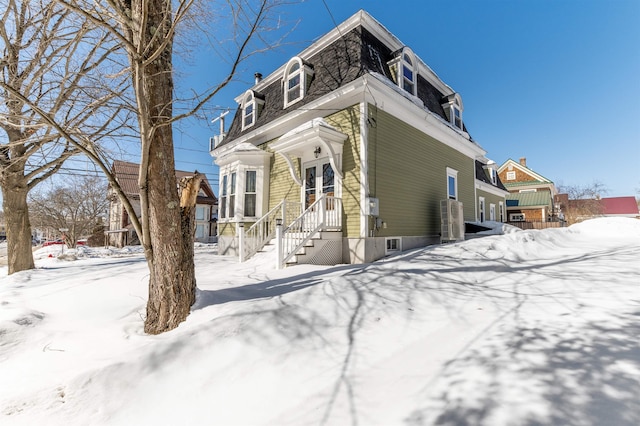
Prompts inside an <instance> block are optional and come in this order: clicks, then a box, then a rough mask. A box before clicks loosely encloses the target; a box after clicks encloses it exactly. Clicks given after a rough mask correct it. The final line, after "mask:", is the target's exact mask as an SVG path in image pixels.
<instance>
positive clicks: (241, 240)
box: [238, 222, 244, 263]
mask: <svg viewBox="0 0 640 426" xmlns="http://www.w3.org/2000/svg"><path fill="white" fill-rule="evenodd" d="M238 251H239V253H238V256H239V258H240V263H242V262H244V222H239V223H238Z"/></svg>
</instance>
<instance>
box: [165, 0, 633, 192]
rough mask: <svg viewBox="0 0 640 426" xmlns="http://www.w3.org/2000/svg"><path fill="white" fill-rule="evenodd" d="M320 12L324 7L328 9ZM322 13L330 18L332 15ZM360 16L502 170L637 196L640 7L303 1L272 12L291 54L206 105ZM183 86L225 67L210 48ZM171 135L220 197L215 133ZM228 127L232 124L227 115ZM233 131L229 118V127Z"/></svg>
mask: <svg viewBox="0 0 640 426" xmlns="http://www.w3.org/2000/svg"><path fill="white" fill-rule="evenodd" d="M325 3H326V6H325ZM327 7H328V9H329V10H330V12H331V14H330V13H329V11H328V10H327ZM359 9H365V10H367V11H368V12H369V13H370V14H371V15H373V16H374V17H375V18H376V19H377V20H378V21H380V22H381V23H382V24H383V25H384V26H386V27H387V28H388V29H389V30H390V31H391V32H392V33H393V34H395V35H396V36H397V37H398V38H399V39H400V40H401V41H402V42H403V43H405V44H406V45H407V46H409V47H411V48H412V49H413V51H414V52H415V53H416V54H417V55H418V56H420V57H421V58H422V60H423V61H424V62H425V63H427V65H429V66H430V67H431V68H432V69H433V70H434V71H435V72H436V73H437V74H438V75H439V77H440V78H441V79H442V80H443V81H444V82H445V83H447V84H448V85H449V86H451V87H452V88H453V89H454V90H456V91H457V92H459V93H460V94H461V96H462V99H463V102H464V106H465V110H464V120H465V123H466V125H467V127H468V129H469V132H470V134H471V136H472V137H473V138H474V139H475V140H476V141H478V142H479V143H480V145H481V146H482V147H483V148H484V149H486V150H487V152H488V154H487V155H488V157H489V158H491V159H493V160H494V161H496V162H497V163H498V164H501V163H503V162H504V161H506V160H507V159H509V158H512V159H514V160H516V161H517V160H518V159H519V158H520V157H526V158H527V164H528V166H529V167H530V168H531V169H533V170H534V171H536V172H538V173H539V174H541V175H543V176H545V177H547V178H549V179H551V180H552V181H554V182H555V183H556V185H590V184H592V183H594V182H596V181H598V182H601V183H603V184H604V185H605V186H606V187H607V188H608V190H609V192H608V193H607V194H606V195H607V196H624V195H635V196H638V197H640V193H639V192H640V1H638V0H457V1H451V2H449V1H420V2H418V1H394V2H389V1H379V0H369V1H356V0H340V1H338V0H325V2H323V1H322V0H309V1H303V2H300V3H291V4H289V5H287V6H285V7H283V8H281V9H280V15H278V20H280V22H283V23H293V22H298V24H297V26H296V28H295V30H294V31H293V32H292V33H291V34H290V35H289V37H288V38H287V40H286V41H287V44H286V45H284V46H281V47H279V48H277V49H275V50H272V51H269V52H266V53H264V54H260V55H257V56H253V57H252V58H251V59H250V60H249V61H247V62H246V63H244V64H243V66H242V67H241V69H240V72H239V73H238V74H237V76H236V80H235V81H234V82H233V83H232V84H230V85H229V86H228V87H227V89H225V90H224V91H223V92H222V93H221V94H220V95H219V96H218V97H217V98H215V99H214V101H213V105H218V106H222V107H231V108H232V109H235V108H236V107H237V105H236V104H235V102H234V101H233V98H234V97H235V96H237V95H239V94H240V93H242V92H244V91H245V90H246V89H248V88H249V87H250V86H251V85H252V82H253V74H254V73H255V72H256V71H259V72H261V73H262V74H264V75H265V76H266V75H268V74H270V73H271V72H272V71H274V70H275V69H276V68H277V67H279V66H280V65H281V64H283V63H285V62H286V61H287V60H288V59H289V58H290V57H291V56H293V55H295V54H296V53H298V52H300V51H301V50H303V49H304V48H305V47H307V46H308V45H309V44H310V43H311V42H312V41H313V40H314V39H316V38H317V37H319V36H321V35H323V34H325V33H326V32H328V31H330V30H331V29H332V28H333V26H334V23H333V20H332V16H333V18H334V19H335V21H336V22H337V23H340V22H342V21H344V20H345V19H347V18H348V17H349V16H351V15H352V14H353V13H355V12H356V11H358V10H359ZM193 63H194V65H195V67H193V68H191V69H189V70H188V71H186V72H185V73H184V74H183V75H182V76H181V79H180V81H179V84H180V85H182V86H188V85H191V86H192V87H198V85H202V84H213V83H215V82H216V81H217V80H215V79H216V77H218V78H219V75H221V74H220V73H221V72H223V71H224V70H225V64H224V62H221V61H220V58H216V57H215V56H214V55H213V54H212V55H211V56H209V55H208V54H207V53H206V50H201V51H200V52H199V58H196V59H194V60H193ZM204 114H205V115H206V116H207V117H208V118H207V120H205V119H200V120H190V121H189V122H187V123H184V124H183V125H182V126H181V129H180V130H177V131H176V159H177V167H178V168H179V169H186V170H190V169H193V168H197V169H198V170H200V171H202V172H205V173H206V174H207V176H208V177H209V180H210V181H211V183H212V184H214V186H215V188H216V194H217V176H218V175H217V168H215V166H211V165H210V164H211V157H209V154H208V152H207V146H208V139H209V137H210V136H212V135H213V134H217V131H218V130H217V129H218V125H217V124H216V125H210V124H209V123H207V121H208V120H209V119H211V118H212V117H214V116H215V115H216V114H217V111H215V110H214V109H213V108H208V109H205V110H204ZM228 117H229V118H230V117H231V114H230V115H229V116H228ZM228 123H230V119H229V120H228Z"/></svg>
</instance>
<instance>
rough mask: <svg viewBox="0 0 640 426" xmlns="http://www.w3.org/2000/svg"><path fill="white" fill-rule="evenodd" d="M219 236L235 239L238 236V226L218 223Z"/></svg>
mask: <svg viewBox="0 0 640 426" xmlns="http://www.w3.org/2000/svg"><path fill="white" fill-rule="evenodd" d="M218 235H219V236H221V237H235V236H236V224H235V222H234V223H226V222H221V223H218Z"/></svg>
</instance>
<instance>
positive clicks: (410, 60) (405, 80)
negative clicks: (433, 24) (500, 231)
mask: <svg viewBox="0 0 640 426" xmlns="http://www.w3.org/2000/svg"><path fill="white" fill-rule="evenodd" d="M389 69H390V70H391V73H392V74H393V76H394V78H395V81H396V84H397V85H398V87H400V88H402V89H404V90H405V91H407V92H409V93H411V94H412V95H414V96H415V95H416V58H415V56H414V54H413V52H411V49H409V48H408V47H405V48H403V49H402V50H401V51H399V55H397V56H396V57H395V59H393V60H392V61H391V62H389Z"/></svg>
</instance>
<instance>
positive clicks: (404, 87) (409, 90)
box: [402, 80, 413, 93]
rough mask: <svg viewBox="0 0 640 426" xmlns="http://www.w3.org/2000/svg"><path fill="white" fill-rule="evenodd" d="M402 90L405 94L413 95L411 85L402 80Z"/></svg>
mask: <svg viewBox="0 0 640 426" xmlns="http://www.w3.org/2000/svg"><path fill="white" fill-rule="evenodd" d="M402 88H403V89H404V90H406V91H407V92H409V93H413V84H411V83H410V82H408V81H407V80H404V84H403V87H402Z"/></svg>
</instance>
